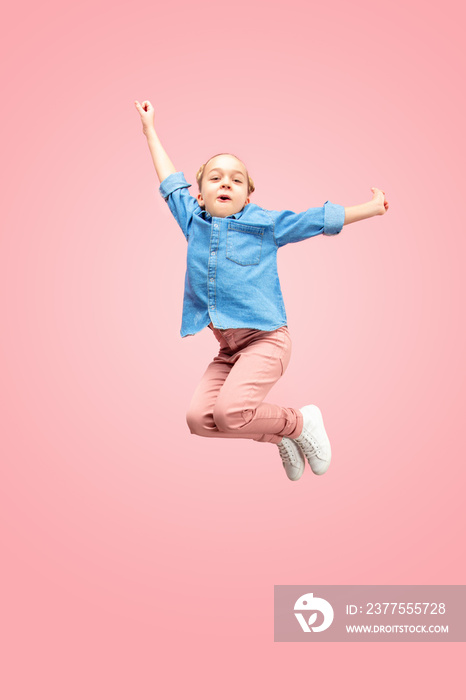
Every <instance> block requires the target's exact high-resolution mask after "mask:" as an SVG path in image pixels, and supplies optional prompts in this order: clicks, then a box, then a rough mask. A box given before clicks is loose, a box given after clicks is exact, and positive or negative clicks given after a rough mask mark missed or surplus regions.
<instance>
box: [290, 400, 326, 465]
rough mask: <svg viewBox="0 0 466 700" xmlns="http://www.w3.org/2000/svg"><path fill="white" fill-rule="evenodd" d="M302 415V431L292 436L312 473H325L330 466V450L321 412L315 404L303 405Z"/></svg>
mask: <svg viewBox="0 0 466 700" xmlns="http://www.w3.org/2000/svg"><path fill="white" fill-rule="evenodd" d="M300 411H301V413H302V414H303V416H304V423H303V431H302V433H301V435H300V436H299V437H297V438H294V442H296V444H297V445H299V447H300V448H301V449H302V451H303V452H304V454H305V455H306V458H307V461H308V462H309V464H310V467H311V469H312V471H313V472H314V474H325V472H326V471H327V469H328V468H329V466H330V459H331V457H332V451H331V449H330V440H329V439H328V436H327V433H326V432H325V428H324V421H323V420H322V413H321V412H320V409H319V408H317V406H313V405H312V404H311V405H310V406H304V408H301V409H300Z"/></svg>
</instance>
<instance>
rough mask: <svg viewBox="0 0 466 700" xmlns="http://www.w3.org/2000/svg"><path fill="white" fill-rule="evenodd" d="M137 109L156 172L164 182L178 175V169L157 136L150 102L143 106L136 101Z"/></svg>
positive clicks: (144, 103) (146, 101)
mask: <svg viewBox="0 0 466 700" xmlns="http://www.w3.org/2000/svg"><path fill="white" fill-rule="evenodd" d="M134 104H135V106H136V109H137V110H138V112H139V114H140V116H141V121H142V131H143V134H144V136H145V137H146V138H147V145H148V146H149V150H150V153H151V156H152V160H153V161H154V166H155V170H156V172H157V176H158V178H159V180H160V182H162V180H165V178H166V177H168V176H169V175H171V174H172V173H176V172H177V171H176V168H175V166H174V165H173V163H172V162H171V160H170V158H169V157H168V155H167V153H166V151H165V149H164V147H163V146H162V144H161V143H160V139H159V137H158V136H157V134H156V131H155V126H154V115H155V112H154V108H153V107H152V105H151V103H150V102H149V101H148V100H145V101H144V102H143V103H142V105H141V104H139V102H138V101H137V100H135V101H134Z"/></svg>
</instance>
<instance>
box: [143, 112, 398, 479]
mask: <svg viewBox="0 0 466 700" xmlns="http://www.w3.org/2000/svg"><path fill="white" fill-rule="evenodd" d="M135 106H136V109H137V110H138V112H139V114H140V116H141V120H142V126H143V133H144V135H145V136H146V138H147V143H148V146H149V149H150V152H151V155H152V159H153V162H154V165H155V169H156V172H157V175H158V178H159V180H160V190H159V191H160V194H161V195H162V197H163V198H164V199H165V201H166V202H167V204H168V206H169V208H170V211H171V212H172V214H173V216H174V217H175V219H176V221H177V223H178V225H179V226H180V228H181V230H182V231H183V234H184V235H185V237H186V240H187V243H188V251H187V270H186V278H185V288H184V302H183V317H182V325H181V336H182V337H185V336H187V335H194V334H195V333H198V332H199V331H201V330H202V329H203V328H205V327H207V326H208V327H209V328H210V329H211V330H212V332H213V334H214V336H215V338H216V339H217V340H218V342H219V344H220V348H219V353H218V355H217V357H215V358H214V360H213V361H212V362H211V363H210V364H209V366H208V367H207V370H206V372H205V374H204V376H203V377H202V379H201V382H200V384H199V386H198V387H197V389H196V391H195V393H194V396H193V398H192V401H191V405H190V407H189V410H188V413H187V423H188V426H189V429H190V431H191V433H193V434H195V435H202V436H204V437H221V438H249V439H251V440H257V441H259V442H271V443H274V444H276V445H277V446H278V450H279V453H280V457H281V459H282V462H283V466H284V468H285V471H286V474H287V476H288V478H289V479H291V480H292V481H296V480H297V479H299V478H300V477H301V476H302V474H303V471H304V466H305V460H306V459H307V461H308V462H309V465H310V467H311V469H312V471H313V472H314V474H324V473H325V472H326V471H327V469H328V467H329V464H330V458H331V450H330V442H329V439H328V437H327V433H326V431H325V428H324V423H323V420H322V415H321V412H320V410H319V409H318V408H317V406H314V405H312V404H311V405H309V406H304V407H303V408H301V409H297V408H285V407H283V406H276V405H274V404H270V403H264V399H265V397H266V396H267V394H268V392H269V391H270V389H271V388H272V387H273V385H274V384H275V383H276V382H277V381H278V379H279V378H280V377H281V376H282V375H283V373H284V372H285V370H286V368H287V366H288V362H289V360H290V354H291V340H290V334H289V331H288V327H287V320H286V313H285V306H284V303H283V297H282V293H281V289H280V282H279V279H278V272H277V251H278V249H279V248H280V247H281V246H284V245H286V244H287V243H296V242H297V241H303V240H305V239H307V238H310V237H311V236H316V235H318V234H320V233H322V234H324V235H334V234H337V233H339V232H340V231H341V229H342V228H343V226H344V225H345V224H349V223H352V222H353V221H359V220H361V219H367V218H369V217H370V216H375V215H377V214H385V212H386V211H387V209H388V202H387V200H386V199H385V193H384V192H383V191H382V190H379V189H377V188H375V187H372V188H371V189H372V193H373V196H372V199H371V200H370V201H369V202H366V203H365V204H359V205H356V206H353V207H343V206H341V205H339V204H332V202H329V201H327V202H325V204H324V205H323V206H322V207H314V208H311V209H307V210H306V211H303V212H301V213H299V214H296V213H294V212H292V211H288V210H284V211H272V210H268V209H263V208H262V207H260V206H258V205H257V204H252V203H251V201H250V195H251V194H252V193H253V192H254V183H253V181H252V179H251V177H250V176H249V173H248V171H247V168H246V166H245V165H244V163H243V162H242V161H241V160H239V159H238V158H236V156H234V155H232V154H230V153H220V154H218V155H215V156H213V157H212V158H210V159H209V160H208V161H207V162H206V163H204V164H203V165H202V166H201V167H200V168H199V170H198V172H197V175H196V180H197V184H198V188H199V194H198V195H197V198H195V197H193V196H192V195H191V194H190V193H189V191H188V187H191V185H190V184H188V183H187V181H186V180H185V177H184V175H183V173H182V172H178V171H177V170H176V169H175V167H174V166H173V163H172V162H171V160H170V159H169V157H168V155H167V153H166V152H165V150H164V148H163V146H162V144H161V143H160V140H159V138H158V136H157V134H156V131H155V126H154V108H153V106H152V105H151V103H150V102H149V101H147V100H146V101H145V102H143V103H142V104H140V103H139V102H138V101H137V100H136V101H135Z"/></svg>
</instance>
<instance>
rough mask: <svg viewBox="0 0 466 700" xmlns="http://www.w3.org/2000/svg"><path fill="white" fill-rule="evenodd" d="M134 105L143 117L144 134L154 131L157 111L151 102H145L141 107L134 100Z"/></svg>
mask: <svg viewBox="0 0 466 700" xmlns="http://www.w3.org/2000/svg"><path fill="white" fill-rule="evenodd" d="M134 104H135V106H136V109H137V110H138V112H139V114H140V115H141V121H142V130H143V132H144V133H147V131H149V130H150V129H154V128H155V127H154V116H155V111H154V108H153V107H152V105H151V103H150V102H149V100H145V101H144V102H143V103H142V105H140V104H139V102H138V101H137V100H134Z"/></svg>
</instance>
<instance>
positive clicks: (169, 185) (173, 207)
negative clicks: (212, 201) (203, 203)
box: [159, 172, 199, 239]
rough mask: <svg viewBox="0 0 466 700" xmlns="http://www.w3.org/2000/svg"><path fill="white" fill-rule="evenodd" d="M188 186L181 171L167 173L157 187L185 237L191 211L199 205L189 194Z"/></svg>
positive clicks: (187, 233) (187, 232) (187, 234)
mask: <svg viewBox="0 0 466 700" xmlns="http://www.w3.org/2000/svg"><path fill="white" fill-rule="evenodd" d="M188 187H191V185H190V184H189V183H188V182H187V181H186V178H185V176H184V174H183V173H182V172H177V173H172V174H171V175H168V177H166V178H165V179H164V180H162V182H161V183H160V187H159V192H160V195H161V196H162V197H163V199H164V200H165V201H166V202H167V204H168V206H169V208H170V211H171V213H172V214H173V216H174V217H175V219H176V221H177V223H178V225H179V227H180V228H181V230H182V231H183V233H184V235H185V237H186V239H187V238H188V236H189V222H190V220H191V218H192V215H193V212H194V211H195V209H197V208H198V207H199V205H198V203H197V200H196V198H195V197H193V196H192V195H190V194H189V192H188Z"/></svg>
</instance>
